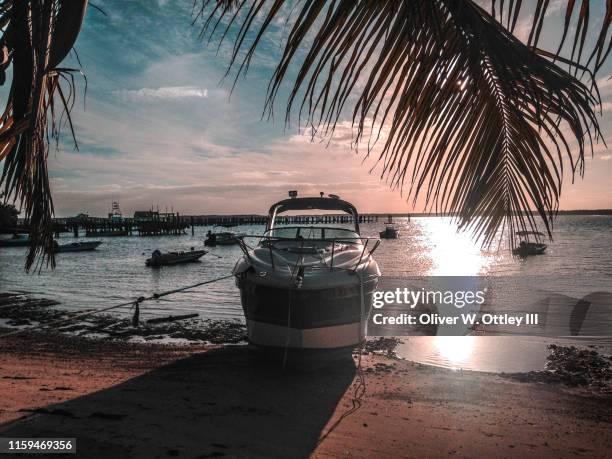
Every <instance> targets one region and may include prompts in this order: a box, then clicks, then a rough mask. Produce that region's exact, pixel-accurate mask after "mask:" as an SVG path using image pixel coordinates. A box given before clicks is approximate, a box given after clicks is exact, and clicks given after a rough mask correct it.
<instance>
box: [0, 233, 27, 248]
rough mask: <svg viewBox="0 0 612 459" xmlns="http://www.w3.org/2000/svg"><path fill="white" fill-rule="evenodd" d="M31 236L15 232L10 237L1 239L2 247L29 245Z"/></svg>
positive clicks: (0, 244) (0, 245)
mask: <svg viewBox="0 0 612 459" xmlns="http://www.w3.org/2000/svg"><path fill="white" fill-rule="evenodd" d="M28 245H30V237H29V236H28V235H27V234H14V235H13V237H11V238H10V239H0V247H27V246H28Z"/></svg>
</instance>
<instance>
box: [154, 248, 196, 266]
mask: <svg viewBox="0 0 612 459" xmlns="http://www.w3.org/2000/svg"><path fill="white" fill-rule="evenodd" d="M207 253H208V252H207V251H206V250H193V249H191V250H190V251H189V252H167V253H161V251H159V250H155V251H154V252H153V253H152V254H151V258H148V259H147V261H146V262H145V264H146V265H147V266H154V267H157V266H172V265H180V264H183V263H192V262H194V261H198V260H199V259H200V258H202V257H203V256H204V255H206V254H207Z"/></svg>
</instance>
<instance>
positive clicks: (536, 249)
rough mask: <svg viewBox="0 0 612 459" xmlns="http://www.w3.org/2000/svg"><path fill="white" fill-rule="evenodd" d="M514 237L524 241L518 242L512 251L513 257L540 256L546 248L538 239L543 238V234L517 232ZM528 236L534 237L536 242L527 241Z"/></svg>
mask: <svg viewBox="0 0 612 459" xmlns="http://www.w3.org/2000/svg"><path fill="white" fill-rule="evenodd" d="M516 235H517V236H519V237H522V238H525V239H524V240H522V241H521V242H520V244H519V245H518V247H515V248H514V249H512V254H513V255H516V256H519V257H527V256H530V255H542V254H543V253H544V252H545V251H546V249H547V247H548V246H547V245H546V244H543V243H542V242H540V241H539V240H540V238H542V237H544V234H542V233H540V232H539V231H517V232H516ZM530 236H533V237H535V239H536V242H532V241H529V237H530Z"/></svg>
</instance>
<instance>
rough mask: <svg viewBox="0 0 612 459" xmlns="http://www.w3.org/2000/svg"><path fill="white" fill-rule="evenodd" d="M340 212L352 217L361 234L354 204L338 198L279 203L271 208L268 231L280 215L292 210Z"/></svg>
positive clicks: (304, 199) (303, 199)
mask: <svg viewBox="0 0 612 459" xmlns="http://www.w3.org/2000/svg"><path fill="white" fill-rule="evenodd" d="M311 209H312V210H339V211H342V212H345V213H347V214H349V215H352V217H353V220H354V222H355V231H356V232H357V234H359V213H358V212H357V209H356V208H355V206H354V205H353V204H351V203H350V202H347V201H344V200H342V199H338V198H323V197H321V198H318V197H312V198H289V199H283V200H282V201H278V202H277V203H276V204H273V205H272V207H270V210H269V212H268V224H267V227H266V230H269V229H272V228H274V220H275V219H276V216H277V215H278V214H282V213H283V212H287V211H291V210H311Z"/></svg>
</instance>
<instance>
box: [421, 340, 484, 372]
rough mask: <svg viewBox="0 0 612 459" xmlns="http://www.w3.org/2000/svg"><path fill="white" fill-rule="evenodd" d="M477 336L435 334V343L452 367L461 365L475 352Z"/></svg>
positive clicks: (438, 350)
mask: <svg viewBox="0 0 612 459" xmlns="http://www.w3.org/2000/svg"><path fill="white" fill-rule="evenodd" d="M476 338H477V337H476V336H435V337H432V339H433V345H434V346H435V348H436V350H437V352H438V353H439V355H440V356H441V357H442V358H443V359H445V360H446V361H447V363H448V366H450V367H451V368H457V367H460V365H461V364H462V363H464V362H466V361H467V360H468V359H469V358H470V356H471V355H472V353H473V352H474V345H475V344H476V342H475V339H476Z"/></svg>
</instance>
